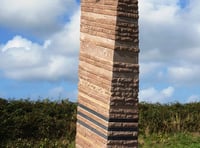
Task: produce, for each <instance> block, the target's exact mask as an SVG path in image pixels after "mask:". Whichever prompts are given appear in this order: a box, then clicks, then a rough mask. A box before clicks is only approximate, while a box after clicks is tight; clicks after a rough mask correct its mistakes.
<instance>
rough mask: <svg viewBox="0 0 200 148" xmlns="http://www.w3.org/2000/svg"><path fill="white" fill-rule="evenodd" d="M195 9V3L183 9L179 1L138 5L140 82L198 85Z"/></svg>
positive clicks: (195, 0) (150, 0) (145, 0)
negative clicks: (153, 78) (153, 79)
mask: <svg viewBox="0 0 200 148" xmlns="http://www.w3.org/2000/svg"><path fill="white" fill-rule="evenodd" d="M199 5H200V2H199V1H198V0H193V1H189V3H188V5H187V6H186V7H184V8H183V7H182V6H180V0H169V1H165V0H161V1H157V0H141V1H139V9H140V20H139V23H140V49H141V52H140V63H141V80H142V82H144V83H151V85H152V87H153V86H154V84H156V83H158V82H157V81H158V80H159V83H165V85H169V84H170V85H171V84H174V85H179V86H180V87H181V85H183V84H184V85H190V86H192V85H194V84H196V85H199V84H200V78H199V74H200V70H199V69H200V66H199V64H198V63H200V58H199V55H200V50H199V48H200V42H199V40H200V31H199V26H200V19H199V17H198V16H199V13H200V12H199ZM152 63H153V64H152ZM152 71H153V73H152ZM148 73H149V75H148ZM144 74H145V75H144ZM144 76H145V77H144ZM152 76H153V77H156V78H155V81H152ZM160 77H162V79H161V78H160ZM144 78H145V81H144V80H143V79H144Z"/></svg>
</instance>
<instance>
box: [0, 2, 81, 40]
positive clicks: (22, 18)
mask: <svg viewBox="0 0 200 148" xmlns="http://www.w3.org/2000/svg"><path fill="white" fill-rule="evenodd" d="M77 7H78V6H77V3H76V1H75V0H53V1H49V0H42V1H41V0H29V1H25V0H17V1H13V0H1V1H0V10H1V13H0V25H3V26H6V27H11V28H12V29H14V28H15V29H17V30H28V31H31V32H32V33H33V34H36V35H38V37H39V36H40V37H41V36H48V35H50V34H51V33H54V32H55V31H58V30H59V29H61V27H62V21H61V20H62V19H63V17H65V15H69V14H70V13H72V12H73V11H74V10H76V9H77ZM59 21H60V23H58V22H59Z"/></svg>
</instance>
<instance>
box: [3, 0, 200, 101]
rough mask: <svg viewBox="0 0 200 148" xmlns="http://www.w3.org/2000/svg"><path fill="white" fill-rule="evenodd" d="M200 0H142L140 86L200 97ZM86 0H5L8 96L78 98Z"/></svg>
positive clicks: (147, 94) (174, 96) (167, 96)
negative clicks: (82, 8) (83, 0)
mask: <svg viewBox="0 0 200 148" xmlns="http://www.w3.org/2000/svg"><path fill="white" fill-rule="evenodd" d="M199 6H200V1H199V0H159V1H158V0H139V16H140V18H139V30H140V34H139V35H140V58H139V59H140V92H139V100H140V101H141V102H142V101H146V102H150V103H155V102H159V103H171V102H180V103H188V102H195V101H200V65H199V63H200V58H199V56H200V41H199V40H200V18H199V16H200V11H199ZM79 30H80V1H78V0H77V1H75V0H54V1H52V0H42V1H41V0H29V1H26V0H15V1H13V0H0V97H2V98H9V99H12V98H18V99H19V98H30V99H34V100H37V99H43V98H49V99H51V100H58V99H65V98H69V100H71V101H77V93H78V90H77V84H78V62H79V61H78V55H79V37H80V33H79V32H80V31H79Z"/></svg>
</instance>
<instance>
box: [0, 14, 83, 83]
mask: <svg viewBox="0 0 200 148" xmlns="http://www.w3.org/2000/svg"><path fill="white" fill-rule="evenodd" d="M79 16H80V10H78V11H77V12H76V13H75V14H74V16H72V18H71V21H70V23H67V24H66V25H65V26H64V27H63V29H62V30H61V31H59V32H58V33H55V34H53V35H52V36H50V37H49V38H47V39H46V41H45V42H44V44H43V45H40V44H38V43H34V42H32V41H30V40H28V39H26V38H23V37H21V36H15V37H14V38H13V39H12V40H10V41H8V42H7V43H6V44H5V45H2V47H1V48H0V51H1V52H0V69H1V70H2V71H3V72H4V74H5V75H6V76H7V77H9V78H13V79H19V80H48V81H55V80H68V81H74V80H76V79H77V67H78V50H79V21H80V20H79Z"/></svg>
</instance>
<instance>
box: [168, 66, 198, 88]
mask: <svg viewBox="0 0 200 148" xmlns="http://www.w3.org/2000/svg"><path fill="white" fill-rule="evenodd" d="M168 74H169V78H170V80H171V81H173V82H174V83H175V84H179V85H193V86H195V85H199V83H200V78H199V75H200V66H198V65H192V64H191V65H183V66H174V67H173V66H172V67H170V68H169V69H168Z"/></svg>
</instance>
